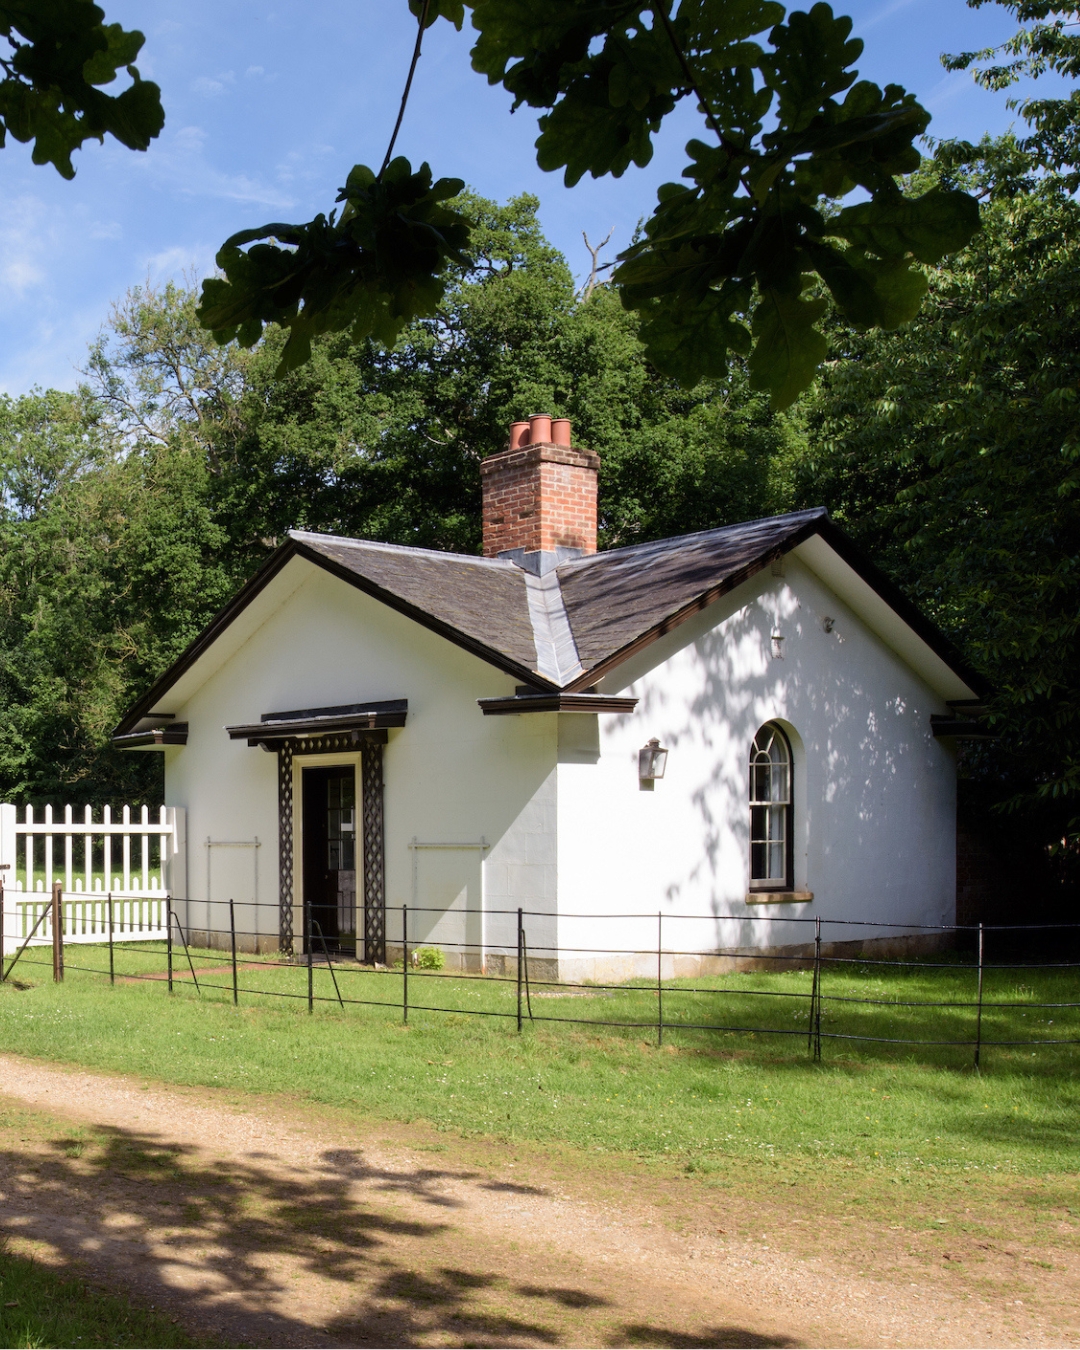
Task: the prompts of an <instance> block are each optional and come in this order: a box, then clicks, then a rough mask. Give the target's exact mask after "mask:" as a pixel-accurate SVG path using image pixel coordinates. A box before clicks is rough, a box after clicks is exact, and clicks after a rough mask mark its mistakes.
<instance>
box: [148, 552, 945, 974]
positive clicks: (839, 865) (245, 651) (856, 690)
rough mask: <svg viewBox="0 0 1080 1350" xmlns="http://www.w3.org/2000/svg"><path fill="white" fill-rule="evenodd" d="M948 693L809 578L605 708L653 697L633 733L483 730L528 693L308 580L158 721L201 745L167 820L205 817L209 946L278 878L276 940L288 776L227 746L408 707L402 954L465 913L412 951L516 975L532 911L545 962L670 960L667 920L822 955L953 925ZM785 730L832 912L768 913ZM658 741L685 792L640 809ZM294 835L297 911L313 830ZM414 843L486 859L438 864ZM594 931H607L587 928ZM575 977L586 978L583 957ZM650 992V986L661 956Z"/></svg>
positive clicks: (389, 829) (660, 651) (778, 584)
mask: <svg viewBox="0 0 1080 1350" xmlns="http://www.w3.org/2000/svg"><path fill="white" fill-rule="evenodd" d="M826 616H828V617H830V618H831V619H832V620H833V626H832V630H831V631H830V632H826V631H825V626H824V622H823V620H824V619H825V617H826ZM774 631H775V632H779V633H781V634H782V635H783V643H782V650H783V655H782V658H780V659H777V658H775V657H774V656H773V654H772V641H771V638H772V634H773V632H774ZM927 678H934V676H933V673H931V675H930V676H929V677H927ZM927 678H924V677H923V676H920V675H919V674H917V673H916V672H915V670H914V669H913V668H912V666H911V665H910V664H909V663H908V661H906V660H904V659H902V658H901V657H900V656H899V655H898V654H897V653H896V651H895V650H894V649H893V648H892V647H891V646H889V645H887V643H886V642H885V641H883V640H882V639H881V638H879V637H878V636H876V635H875V633H874V632H873V631H871V629H870V628H869V627H868V626H867V625H866V623H864V621H863V620H862V619H860V618H859V617H858V616H857V615H856V614H855V613H854V612H853V611H852V610H850V609H848V607H847V606H845V604H844V603H843V602H842V601H841V600H840V599H839V598H838V596H837V594H836V593H835V592H834V591H833V590H832V589H831V588H830V587H829V586H827V585H826V584H825V583H824V582H823V581H822V580H821V578H820V576H819V575H818V574H817V573H816V572H815V571H813V570H811V568H810V567H809V566H808V565H807V563H806V562H805V561H803V560H800V558H799V557H797V556H789V557H788V559H787V561H786V563H785V574H784V575H782V576H773V575H772V574H771V573H770V572H769V571H768V570H766V572H764V573H762V574H759V575H758V576H757V577H755V578H754V579H753V580H752V581H750V582H748V583H747V584H746V585H745V586H744V587H742V588H741V589H740V590H739V591H737V592H734V593H732V594H731V595H729V596H727V597H725V598H724V599H722V600H721V601H718V602H717V603H716V604H714V605H713V606H711V607H710V608H708V609H707V610H705V611H703V612H702V613H701V614H699V615H697V616H696V617H695V618H694V619H692V620H690V621H688V622H687V623H685V624H683V625H681V626H679V627H678V628H676V629H674V630H673V631H672V632H671V633H670V634H669V635H668V636H667V637H665V638H663V639H661V640H660V641H658V642H656V643H654V644H653V645H652V646H650V647H648V648H647V649H646V650H645V651H643V652H642V653H641V654H639V655H638V656H637V657H635V658H633V659H632V660H630V661H629V662H627V663H626V664H624V665H623V666H622V667H620V668H619V669H618V670H617V671H616V672H615V673H614V674H613V675H612V676H610V677H608V678H607V679H606V680H605V681H604V682H603V683H602V684H601V686H600V687H601V690H602V691H603V692H606V693H627V694H633V695H635V696H636V697H637V698H638V699H639V700H640V701H639V704H638V707H637V710H636V712H635V713H633V714H632V715H627V716H613V715H602V716H600V717H596V716H588V715H577V714H563V715H558V714H554V713H549V714H530V715H525V716H509V717H485V716H483V715H482V713H481V711H480V709H479V708H478V706H477V702H476V701H477V699H478V698H482V697H490V696H496V695H505V694H510V693H512V692H513V689H514V683H515V682H514V680H513V679H512V678H511V677H509V676H506V675H504V674H502V673H500V672H499V671H497V670H495V669H494V668H493V667H491V666H490V665H488V664H487V663H486V662H484V661H482V660H480V659H479V658H477V657H474V656H472V655H470V654H469V653H467V652H465V651H463V650H462V649H460V648H458V647H457V646H455V645H454V644H452V643H450V642H448V641H446V640H444V639H442V638H440V637H438V636H437V635H435V634H433V633H431V632H429V631H428V630H426V629H424V628H422V627H421V626H420V625H418V624H416V623H414V622H412V621H411V620H408V619H406V618H404V617H403V616H401V615H398V614H397V613H395V612H394V611H393V610H390V609H389V608H387V607H386V606H384V605H382V604H380V603H379V602H377V601H375V600H373V599H371V598H369V597H367V596H365V595H363V594H362V593H361V592H359V591H357V590H355V589H354V588H352V587H350V586H348V585H347V584H345V583H344V582H342V581H340V580H338V579H336V578H334V577H331V576H330V575H328V574H327V573H326V572H324V571H323V570H322V569H320V568H317V567H315V566H313V565H312V564H310V563H308V562H306V561H304V560H302V559H299V558H294V559H293V560H292V561H290V562H289V564H288V565H287V567H286V568H285V569H284V571H283V573H282V574H281V575H280V576H279V577H278V578H277V579H275V581H274V582H273V583H272V584H271V585H270V586H269V587H268V588H267V590H266V591H264V592H263V593H262V594H261V595H260V596H259V597H258V598H257V600H256V601H255V602H254V603H253V604H252V605H251V606H249V608H248V609H247V610H246V611H245V612H244V613H243V614H242V615H241V616H240V617H239V618H238V619H237V621H236V622H235V623H234V624H233V625H232V626H231V627H230V628H229V629H228V630H227V632H226V634H225V635H224V637H223V638H222V639H220V640H219V642H217V643H215V644H214V646H213V647H211V648H210V649H209V652H208V653H207V654H206V655H205V656H204V657H203V658H201V659H200V661H199V662H197V663H196V664H195V666H194V667H193V668H192V669H191V670H190V671H188V672H187V673H186V674H184V675H183V676H182V677H181V678H180V680H179V681H178V683H177V685H176V686H175V688H174V690H173V693H172V695H170V697H169V698H168V699H167V700H166V701H165V702H163V703H162V704H161V705H159V710H160V711H168V712H171V713H174V714H175V715H176V717H177V718H178V719H179V720H182V721H187V722H188V723H189V727H190V730H189V739H188V744H187V745H186V746H185V747H183V748H181V749H173V750H170V751H168V752H167V760H166V766H167V767H166V801H167V803H168V804H169V805H174V806H183V807H185V808H186V810H187V824H188V830H187V837H188V844H187V848H188V858H187V874H188V878H189V893H190V895H191V896H192V897H193V903H192V905H191V908H190V912H189V914H188V916H187V917H188V921H189V923H190V924H191V926H192V927H194V928H200V927H202V926H206V925H207V924H209V925H210V926H213V927H216V928H219V929H221V928H227V923H228V917H227V909H226V908H225V906H224V905H223V904H222V903H221V902H223V901H227V899H228V897H229V896H230V895H233V896H234V897H235V898H237V899H248V898H254V895H255V888H256V871H255V869H256V859H257V887H258V899H259V900H260V901H261V902H263V904H264V906H265V907H264V908H263V909H262V911H261V914H262V918H261V921H260V923H259V925H258V930H259V931H260V932H262V933H265V934H267V935H271V934H274V933H276V931H277V901H278V791H277V757H276V756H275V755H270V754H267V753H265V752H264V751H262V750H259V749H256V748H249V747H248V746H247V745H246V744H245V743H244V742H242V741H241V742H233V741H230V740H229V739H228V737H227V735H226V734H225V732H224V730H223V728H224V727H225V726H227V725H230V724H238V723H249V722H255V721H258V719H259V718H260V716H261V715H262V714H263V713H268V712H274V711H283V710H287V709H300V708H310V707H317V706H333V705H341V704H349V703H355V702H358V701H361V700H367V699H373V700H381V699H395V698H407V699H408V702H409V712H408V721H407V725H406V726H405V727H404V728H402V729H400V730H393V731H391V732H390V733H389V743H388V745H387V746H386V748H385V752H384V754H385V761H384V780H385V823H386V899H387V906H388V910H389V913H388V925H387V932H388V938H389V941H390V942H391V944H396V943H397V942H398V941H399V940H400V914H401V906H402V905H405V904H408V905H409V906H410V907H413V906H415V905H416V904H419V905H421V906H430V907H433V908H435V909H438V910H440V911H443V910H445V911H447V917H446V918H444V919H442V920H439V921H436V918H435V916H422V915H414V916H413V918H412V919H411V920H410V939H411V940H412V941H413V942H414V943H415V942H421V941H424V940H425V939H429V940H433V941H441V942H443V943H446V944H454V943H457V942H461V941H467V942H469V943H471V944H481V945H483V947H484V948H485V950H487V951H488V952H492V951H494V952H499V951H507V952H509V953H512V952H513V951H514V950H515V946H516V939H515V918H514V915H513V911H515V910H516V909H517V907H518V906H521V907H522V908H523V909H525V910H526V911H530V912H532V913H531V915H530V917H529V918H528V920H527V922H526V929H527V934H528V941H529V948H530V951H531V953H532V954H533V955H534V956H535V957H536V958H538V959H539V958H541V957H543V956H544V955H547V954H548V953H549V952H550V950H551V949H552V948H553V947H554V946H555V945H556V943H557V944H558V945H559V946H561V947H564V948H565V947H579V948H582V949H583V950H582V952H581V953H580V959H581V961H582V962H583V963H584V965H583V967H582V968H585V966H587V964H588V962H589V960H590V953H589V950H588V949H594V950H595V951H601V952H603V951H611V950H612V949H616V948H637V949H640V950H642V951H643V952H649V951H652V952H655V947H656V940H657V917H656V916H657V914H658V912H659V913H663V915H664V916H665V917H664V919H663V921H662V922H663V943H664V946H665V947H666V948H668V949H669V950H670V949H672V948H677V949H684V950H690V951H709V950H713V949H715V948H716V947H718V946H722V947H725V948H729V949H730V948H732V947H741V948H746V949H751V948H755V947H762V946H776V945H783V944H788V943H798V942H803V941H806V940H808V939H809V938H810V937H811V936H812V928H810V927H808V926H807V927H804V926H801V925H798V924H795V923H792V922H791V920H792V919H793V918H796V917H801V918H807V917H810V918H812V917H814V916H822V917H823V918H825V919H826V920H828V919H848V920H861V921H864V922H878V923H893V924H901V925H912V924H918V923H931V924H936V923H941V922H943V921H945V922H948V921H951V919H952V917H953V907H954V903H955V900H954V897H955V870H954V869H955V837H954V829H955V763H954V757H953V754H952V752H951V750H950V749H949V748H948V747H947V745H945V744H942V743H941V742H939V741H935V739H934V738H933V736H932V735H931V732H930V715H931V713H944V712H947V711H948V709H947V705H946V704H945V702H944V698H945V697H946V696H953V694H952V693H949V692H948V691H944V692H943V691H942V690H941V689H940V687H939V688H938V689H937V691H936V692H935V690H934V689H932V688H931V686H930V684H929V683H927ZM774 719H776V720H780V721H781V722H782V723H783V724H784V725H785V727H786V728H787V729H788V732H789V736H790V739H791V742H792V745H793V750H794V756H795V778H794V782H795V885H796V888H797V889H799V890H804V889H805V890H809V891H812V892H813V893H814V899H813V901H812V902H809V903H806V904H800V905H782V906H767V907H762V906H760V905H752V906H750V905H747V903H746V894H747V878H748V835H749V810H748V805H747V764H748V756H749V748H750V744H751V741H752V740H753V737H754V735H755V733H756V731H757V730H758V728H759V727H760V726H761V725H762V723H764V722H767V721H771V720H774ZM651 736H657V737H658V738H659V739H660V740H661V742H662V743H663V744H664V745H665V746H666V747H668V749H669V751H670V754H669V758H668V766H667V775H666V777H665V778H664V779H663V780H662V781H661V782H658V783H657V784H656V787H655V791H653V792H643V791H641V790H640V787H639V783H638V777H637V753H638V750H639V748H640V747H641V746H642V745H644V744H645V742H646V741H647V740H648V739H649V738H650V737H651ZM355 761H356V756H355V755H348V754H345V755H341V756H338V757H336V758H335V757H334V756H319V757H317V758H315V759H309V760H300V759H298V760H297V764H296V769H295V774H296V783H297V808H298V807H299V774H300V770H301V767H302V765H303V763H321V764H326V765H329V764H332V763H335V762H355ZM358 786H359V775H358ZM294 820H295V837H296V849H295V868H294V895H295V899H296V902H297V906H298V907H299V902H300V897H301V873H300V868H301V858H302V852H301V844H300V830H299V810H298V809H297V813H296V815H295V816H294ZM256 838H258V840H259V841H260V844H261V847H260V848H259V849H258V850H257V851H256V850H254V849H252V848H250V847H249V848H246V849H245V848H214V849H210V850H208V849H207V840H208V839H211V840H215V841H229V842H231V843H234V844H235V843H244V842H247V843H248V844H250V843H251V842H252V841H254V840H255V839H256ZM414 840H416V841H419V842H420V843H421V844H476V845H479V844H480V843H481V841H483V842H484V843H485V844H486V845H487V846H488V847H487V848H486V849H484V850H481V849H480V848H474V849H441V848H426V849H419V850H416V849H412V848H410V844H411V842H412V841H414ZM208 857H209V859H210V872H209V889H208V871H207V859H208ZM358 889H359V887H358ZM481 900H482V901H483V906H482V905H481ZM211 901H213V902H216V904H215V906H214V908H213V909H212V910H211V911H209V912H208V910H207V904H208V903H209V902H211ZM481 908H483V909H484V910H485V911H486V913H485V915H484V916H483V917H481ZM499 910H506V911H510V912H509V913H507V914H505V915H499V914H497V913H495V911H499ZM556 910H558V913H559V915H560V917H559V919H558V921H557V922H556V920H555V918H554V915H555V913H556ZM535 914H540V915H542V916H546V917H543V918H537V917H533V916H534V915H535ZM295 915H296V917H295V927H296V931H297V932H298V933H299V931H300V912H299V908H297V910H296V911H295ZM585 915H602V916H608V917H606V918H602V919H596V920H592V919H583V918H576V917H571V916H585ZM615 916H639V917H636V918H629V917H620V918H617V917H615ZM640 916H647V917H644V918H642V917H640ZM676 916H690V917H687V918H685V919H681V918H678V917H676ZM238 919H240V927H241V931H251V930H252V928H253V925H251V924H246V923H244V922H243V921H242V919H241V918H240V916H238ZM869 935H870V934H869V933H868V931H867V930H866V929H861V930H860V929H852V930H850V931H840V930H837V929H833V930H828V929H827V931H826V933H825V937H826V940H834V941H835V940H839V939H842V938H845V937H865V936H869ZM449 949H450V951H451V952H453V951H454V948H453V946H450V948H449ZM560 964H561V966H562V968H563V969H564V971H566V970H570V969H572V968H573V966H572V963H571V962H570V961H568V960H567V958H566V957H565V956H564V958H563V960H562V961H561V963H560ZM641 971H642V973H645V972H646V971H648V972H649V973H652V972H654V971H655V957H653V958H643V964H642V965H641ZM672 973H674V967H673V965H672V963H671V962H670V961H669V962H668V963H666V965H665V975H670V974H672Z"/></svg>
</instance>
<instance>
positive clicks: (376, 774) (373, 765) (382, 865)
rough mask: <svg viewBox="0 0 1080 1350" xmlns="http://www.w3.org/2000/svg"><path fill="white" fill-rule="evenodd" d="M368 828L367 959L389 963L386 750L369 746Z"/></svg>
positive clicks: (365, 766)
mask: <svg viewBox="0 0 1080 1350" xmlns="http://www.w3.org/2000/svg"><path fill="white" fill-rule="evenodd" d="M361 763H362V779H363V796H362V802H363V806H362V810H363V831H364V959H365V960H366V961H371V962H376V961H377V962H379V963H380V964H381V965H385V964H386V857H385V854H386V843H385V837H384V825H383V753H382V746H381V745H365V746H364V753H363V757H362V761H361Z"/></svg>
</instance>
